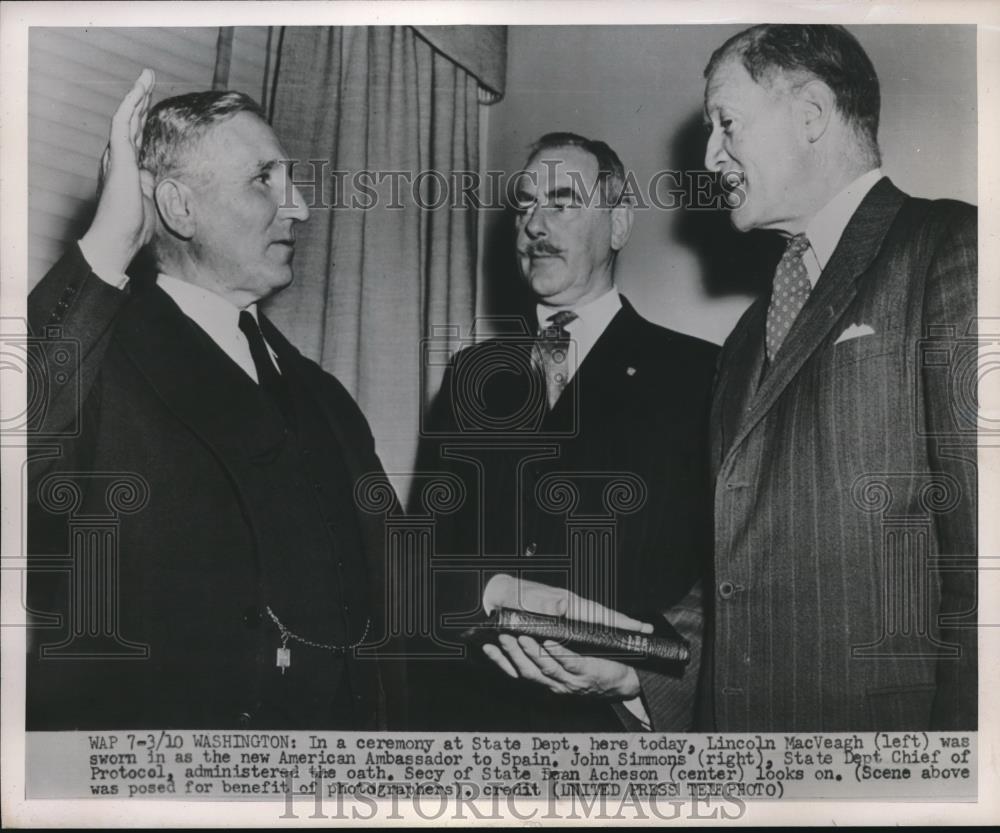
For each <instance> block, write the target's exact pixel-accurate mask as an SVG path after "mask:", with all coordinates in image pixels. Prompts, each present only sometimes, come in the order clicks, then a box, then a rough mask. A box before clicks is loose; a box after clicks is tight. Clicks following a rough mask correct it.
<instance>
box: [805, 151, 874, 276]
mask: <svg viewBox="0 0 1000 833" xmlns="http://www.w3.org/2000/svg"><path fill="white" fill-rule="evenodd" d="M881 178H882V171H881V169H879V168H875V169H874V170H871V171H868V173H866V174H862V175H861V176H859V177H858V178H857V179H855V180H854V181H853V182H852V183H851V184H850V185H848V186H847V187H846V188H844V189H843V190H842V191H841V192H840V193H838V194H837V196H835V197H834V198H833V199H832V200H830V202H828V203H827V204H826V205H825V206H823V208H821V209H820V210H819V211H818V212H817V213H816V216H815V217H813V218H812V220H811V221H810V223H809V225H808V227H807V228H806V237H808V238H809V245H810V246H811V247H812V253H813V254H814V255H815V258H816V264H815V265H816V266H818V271H816V273H815V276H814V270H812V269H810V270H809V280H810V282H811V283H812V284H813V286H815V285H816V279H817V278H819V273H820V272H822V271H823V270H824V269H825V268H826V264H827V263H829V261H830V257H831V256H832V255H833V250H834V249H836V248H837V243H839V242H840V238H841V236H842V235H843V234H844V229H845V228H847V224H848V223H849V222H850V221H851V217H853V216H854V212H855V211H857V210H858V206H859V205H861V201H862V200H863V199H864V198H865V197H866V196H867V194H868V192H869V191H870V190H871V189H872V188H873V187H874V185H875V183H876V182H878V181H879V180H880V179H881Z"/></svg>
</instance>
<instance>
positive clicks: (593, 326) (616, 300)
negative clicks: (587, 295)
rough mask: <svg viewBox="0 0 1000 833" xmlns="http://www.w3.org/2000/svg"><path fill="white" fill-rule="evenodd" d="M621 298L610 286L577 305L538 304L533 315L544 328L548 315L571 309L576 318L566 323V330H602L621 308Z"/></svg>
mask: <svg viewBox="0 0 1000 833" xmlns="http://www.w3.org/2000/svg"><path fill="white" fill-rule="evenodd" d="M621 306H622V299H621V295H619V294H618V289H617V288H616V287H614V286H613V287H611V289H609V290H608V291H607V292H605V293H604V294H603V295H601V296H600V297H598V298H595V299H594V300H593V301H588V302H587V303H586V304H582V305H581V306H579V307H573V306H569V307H547V306H545V304H538V305H537V306H536V307H535V315H536V316H537V318H538V328H539V329H540V330H544V329H545V328H546V327H549V326H551V325H550V324H549V317H550V316H552V315H555V314H556V313H557V312H561V311H562V310H567V309H568V310H572V311H573V312H575V313H576V319H575V320H573V321H570V322H569V324H567V325H566V330H567V332H571V333H574V335H575V334H576V332H577V331H578V330H580V329H586V330H597V332H598V333H600V332H603V331H604V328H605V327H607V326H608V324H609V323H611V319H612V318H614V317H615V314H616V313H617V312H618V310H620V309H621Z"/></svg>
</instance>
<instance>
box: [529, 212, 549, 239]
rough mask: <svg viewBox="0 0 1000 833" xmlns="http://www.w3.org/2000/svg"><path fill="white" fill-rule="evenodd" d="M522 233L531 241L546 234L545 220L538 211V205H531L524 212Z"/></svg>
mask: <svg viewBox="0 0 1000 833" xmlns="http://www.w3.org/2000/svg"><path fill="white" fill-rule="evenodd" d="M524 231H525V233H526V234H527V235H528V237H530V238H531V239H532V240H534V239H536V238H538V237H544V236H545V235H547V234H548V231H547V229H546V227H545V219H544V217H543V216H542V212H541V211H539V210H538V203H535V204H534V205H532V206H531V207H530V208H529V209H528V210H527V211H526V212H525V220H524Z"/></svg>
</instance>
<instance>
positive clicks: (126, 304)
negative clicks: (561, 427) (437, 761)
mask: <svg viewBox="0 0 1000 833" xmlns="http://www.w3.org/2000/svg"><path fill="white" fill-rule="evenodd" d="M152 88H153V76H152V73H151V72H150V71H149V70H146V71H144V72H143V74H142V75H141V76H140V77H139V79H138V80H137V81H136V83H135V85H134V87H133V88H132V90H131V91H130V92H129V93H128V94H127V96H126V97H125V99H124V100H123V101H122V103H121V105H120V106H119V109H118V110H117V112H116V113H115V115H114V117H113V120H112V124H111V139H110V143H109V147H108V152H107V154H106V159H105V170H104V177H103V179H104V182H103V191H102V193H101V196H100V200H99V204H98V207H97V212H96V215H95V217H94V220H93V223H92V225H91V227H90V229H89V230H88V231H87V233H86V234H85V235H84V237H83V238H82V239H81V240H80V242H79V245H74V246H72V248H71V249H70V250H69V251H68V252H67V253H66V255H65V256H64V257H63V258H62V260H60V262H59V263H57V264H56V265H55V266H54V267H53V268H52V269H51V271H50V272H49V273H48V274H47V275H46V276H45V277H44V278H43V280H42V281H41V282H40V283H39V285H38V286H37V287H36V288H35V289H34V291H33V292H32V293H31V296H30V298H29V315H30V323H31V326H32V329H33V332H34V334H35V336H36V338H38V339H39V340H40V345H41V349H42V351H43V353H44V354H45V356H46V359H47V362H48V364H47V365H46V366H47V367H48V368H49V370H50V375H49V376H48V378H47V379H46V380H44V381H45V384H40V385H39V386H38V388H37V390H36V391H35V396H36V398H41V405H42V407H43V409H44V420H43V423H42V425H41V427H40V430H39V432H38V439H37V440H36V442H35V443H34V448H33V449H32V454H33V458H34V462H33V463H32V465H31V467H30V470H29V488H30V495H31V506H30V527H29V535H30V538H29V547H30V552H31V564H32V567H33V570H32V572H31V575H30V578H29V598H30V600H31V606H32V610H33V611H34V612H35V613H37V614H42V615H44V614H49V615H50V616H49V617H48V618H47V619H44V620H42V623H44V624H46V625H48V627H47V628H43V627H39V628H37V629H36V630H34V631H33V633H32V638H31V645H32V650H31V652H30V656H29V662H28V675H27V678H28V697H27V725H28V728H29V729H83V728H87V729H93V728H103V729H124V728H140V727H142V728H151V727H170V728H195V727H214V728H221V729H238V728H249V729H257V728H289V729H294V728H300V729H305V728H311V729H334V728H343V729H369V728H377V727H381V726H385V725H386V724H387V719H388V718H387V710H386V703H385V701H386V698H385V694H384V689H385V688H388V686H383V680H384V678H385V677H384V671H383V672H380V667H379V664H378V663H376V662H375V661H373V660H371V659H366V658H364V657H362V656H360V655H359V652H358V651H356V650H355V649H358V648H360V647H361V646H362V645H363V644H364V643H366V642H370V641H374V640H376V639H377V638H378V636H379V631H380V628H381V619H382V614H381V612H380V608H379V602H378V600H379V598H381V596H382V588H381V582H382V578H381V569H382V568H381V563H382V558H383V551H382V549H383V539H384V535H383V529H382V523H381V520H380V518H379V517H378V516H376V515H374V514H367V513H365V512H362V511H359V510H358V508H357V506H356V503H355V499H354V493H355V486H356V484H357V483H358V481H359V480H360V479H362V478H364V477H365V476H366V475H369V474H371V475H372V476H373V477H374V478H375V479H378V478H379V477H380V476H381V473H382V469H381V466H380V464H379V461H378V458H377V457H376V455H375V451H374V443H373V440H372V435H371V433H370V431H369V429H368V425H367V423H366V421H365V419H364V417H363V415H362V414H361V412H360V411H359V409H358V407H357V406H356V404H355V403H354V402H353V400H352V399H351V397H350V396H349V394H348V393H347V391H346V390H344V388H343V387H342V386H341V385H340V383H339V382H337V380H336V379H334V378H333V377H331V376H329V375H327V374H326V373H324V372H323V371H322V370H321V369H320V368H319V367H318V366H316V365H315V364H313V363H312V362H311V361H308V360H306V359H305V358H304V357H303V356H301V355H300V354H299V353H298V352H297V351H296V350H295V348H294V347H292V346H291V345H290V344H289V343H288V342H287V341H286V340H285V339H284V337H283V336H282V335H281V334H280V333H279V332H278V331H277V330H276V329H275V328H274V327H273V326H272V325H271V324H269V322H268V321H267V320H266V319H265V318H264V317H263V315H261V314H260V313H259V312H258V309H257V304H258V302H260V301H262V300H263V299H265V298H267V297H268V296H269V295H271V294H272V293H274V292H276V291H279V290H280V289H282V288H283V287H284V286H286V285H287V284H288V283H289V282H290V281H291V279H292V256H293V252H294V247H295V227H296V225H297V224H298V223H301V222H303V221H305V220H306V219H307V217H308V215H309V211H308V208H307V207H306V206H305V204H304V203H303V201H302V197H301V194H299V192H298V190H297V189H296V188H295V187H294V185H293V184H292V182H291V179H290V172H289V163H288V161H287V159H286V158H285V154H284V152H283V150H282V148H281V145H280V144H279V143H278V139H277V137H276V136H275V135H274V133H273V131H272V130H271V128H270V127H269V125H268V124H267V122H266V120H265V118H264V115H263V113H262V112H261V111H260V109H259V108H258V107H257V105H256V104H255V103H254V102H253V101H252V100H251V99H249V98H247V97H246V96H245V95H243V94H241V93H233V92H204V93H190V94H187V95H182V96H178V97H175V98H171V99H167V100H165V101H163V102H160V103H159V104H158V105H157V106H156V107H154V108H152V110H149V109H148V108H149V102H150V96H151V93H152ZM147 112H148V117H147ZM147 243H150V244H151V249H152V253H153V255H154V259H155V261H156V265H157V268H158V270H159V276H158V277H157V278H156V281H155V282H142V281H139V280H132V281H129V280H128V278H126V277H125V274H124V272H125V269H126V267H127V266H128V265H129V263H130V261H131V260H132V259H133V257H134V256H135V255H136V254H137V252H138V251H139V250H140V248H142V247H143V246H144V245H145V244H147ZM67 344H71V345H74V344H75V345H76V348H77V349H78V356H79V362H78V364H77V365H76V366H75V367H70V369H69V372H64V371H61V370H59V367H60V358H59V354H58V351H59V350H60V349H65V347H66V345H67ZM62 364H65V362H62ZM53 437H55V438H57V441H56V442H55V443H54V444H53V445H52V446H46V444H45V443H46V442H47V441H48V440H47V439H46V438H53ZM88 530H89V531H88ZM67 553H68V555H67ZM51 614H55V615H56V618H52V617H51ZM397 687H398V686H397Z"/></svg>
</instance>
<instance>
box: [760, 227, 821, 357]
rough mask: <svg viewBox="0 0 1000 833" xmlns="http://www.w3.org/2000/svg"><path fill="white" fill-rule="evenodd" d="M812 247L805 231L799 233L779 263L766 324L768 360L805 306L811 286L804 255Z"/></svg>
mask: <svg viewBox="0 0 1000 833" xmlns="http://www.w3.org/2000/svg"><path fill="white" fill-rule="evenodd" d="M808 248H809V238H808V237H806V236H805V235H804V234H796V235H795V236H794V237H792V238H791V239H790V240H789V241H788V244H787V246H786V247H785V253H784V254H783V255H782V256H781V260H780V261H779V262H778V268H777V269H776V270H775V273H774V288H773V289H772V291H771V303H770V305H769V306H768V308H767V325H766V333H765V334H766V339H765V347H766V349H767V360H768V361H769V362H773V361H774V357H775V356H776V355H777V353H778V350H779V349H780V348H781V345H782V343H783V342H784V341H785V336H787V335H788V331H789V330H790V329H792V324H794V323H795V319H796V317H797V316H798V314H799V313H800V312H801V311H802V307H803V306H805V303H806V299H807V298H808V297H809V292H810V290H811V289H812V285H811V284H810V283H809V274H808V273H807V272H806V265H805V263H803V262H802V255H804V254H805V252H806V250H807V249H808Z"/></svg>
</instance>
